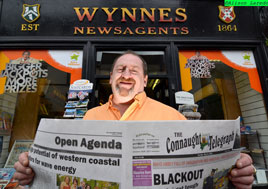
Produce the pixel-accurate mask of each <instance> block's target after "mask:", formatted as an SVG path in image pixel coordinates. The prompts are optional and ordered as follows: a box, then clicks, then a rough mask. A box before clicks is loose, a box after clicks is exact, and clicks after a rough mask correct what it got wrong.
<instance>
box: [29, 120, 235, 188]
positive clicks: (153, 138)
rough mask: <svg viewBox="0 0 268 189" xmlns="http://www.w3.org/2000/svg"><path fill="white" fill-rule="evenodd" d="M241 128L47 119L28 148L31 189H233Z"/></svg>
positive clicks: (219, 123) (223, 122)
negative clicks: (230, 188)
mask: <svg viewBox="0 0 268 189" xmlns="http://www.w3.org/2000/svg"><path fill="white" fill-rule="evenodd" d="M239 125H240V123H239V119H237V120H215V121H213V120H209V121H208V120H207V121H200V120H198V121H197V120H186V121H157V122H156V121H154V122H153V121H86V120H55V119H43V120H41V122H40V125H39V127H38V131H37V133H36V138H35V140H34V144H33V145H32V147H31V148H30V153H29V160H30V165H31V167H32V168H33V169H34V171H35V174H36V176H35V179H34V182H33V184H32V186H31V187H32V188H64V187H66V188H71V187H72V188H76V187H81V188H82V187H86V186H88V188H109V189H117V188H120V189H126V188H135V189H136V188H137V189H138V188H165V189H187V188H188V189H190V188H228V184H229V183H228V173H229V171H230V170H231V168H232V167H233V166H234V164H235V162H236V160H237V159H238V158H239V156H240V151H239V150H238V149H239V145H237V144H239V143H240V130H239Z"/></svg>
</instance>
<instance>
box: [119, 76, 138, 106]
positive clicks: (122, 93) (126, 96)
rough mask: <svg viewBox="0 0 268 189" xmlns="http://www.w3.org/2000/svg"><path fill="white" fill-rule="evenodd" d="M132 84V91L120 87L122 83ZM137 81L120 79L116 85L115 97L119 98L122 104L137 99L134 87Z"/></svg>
mask: <svg viewBox="0 0 268 189" xmlns="http://www.w3.org/2000/svg"><path fill="white" fill-rule="evenodd" d="M124 81H125V82H131V83H132V85H133V86H132V87H131V88H130V89H127V88H125V87H119V85H120V82H124ZM135 84H136V82H135V80H133V79H128V80H125V79H119V80H118V81H117V83H116V85H115V90H116V94H114V95H115V96H117V100H119V101H120V103H126V102H129V101H131V100H132V99H133V98H134V97H135V95H136V94H135V92H134V87H135Z"/></svg>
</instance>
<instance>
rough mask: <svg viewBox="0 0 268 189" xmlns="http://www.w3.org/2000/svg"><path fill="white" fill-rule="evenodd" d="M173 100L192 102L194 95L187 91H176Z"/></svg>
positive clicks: (180, 102)
mask: <svg viewBox="0 0 268 189" xmlns="http://www.w3.org/2000/svg"><path fill="white" fill-rule="evenodd" d="M175 101H176V104H194V95H193V94H191V93H189V92H185V91H178V92H176V93H175Z"/></svg>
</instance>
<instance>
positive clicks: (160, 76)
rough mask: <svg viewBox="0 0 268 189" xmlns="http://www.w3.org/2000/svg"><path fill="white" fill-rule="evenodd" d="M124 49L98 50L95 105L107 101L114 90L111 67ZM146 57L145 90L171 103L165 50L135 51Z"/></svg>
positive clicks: (160, 99)
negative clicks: (111, 85) (110, 80)
mask: <svg viewBox="0 0 268 189" xmlns="http://www.w3.org/2000/svg"><path fill="white" fill-rule="evenodd" d="M123 52H124V51H97V55H96V85H95V86H96V87H95V102H94V105H95V106H98V105H102V104H104V103H106V102H107V100H108V98H109V96H110V95H111V94H112V90H111V87H110V84H109V75H110V71H111V70H110V69H111V67H112V64H113V61H114V59H115V58H116V57H117V56H119V55H120V54H122V53H123ZM135 53H137V54H139V55H140V56H142V57H143V58H144V60H145V61H146V63H147V66H148V83H147V87H146V88H145V92H146V94H147V96H148V97H150V98H153V99H155V100H157V101H160V102H162V103H164V104H167V105H171V103H170V97H169V81H168V74H167V66H166V63H165V52H164V51H135Z"/></svg>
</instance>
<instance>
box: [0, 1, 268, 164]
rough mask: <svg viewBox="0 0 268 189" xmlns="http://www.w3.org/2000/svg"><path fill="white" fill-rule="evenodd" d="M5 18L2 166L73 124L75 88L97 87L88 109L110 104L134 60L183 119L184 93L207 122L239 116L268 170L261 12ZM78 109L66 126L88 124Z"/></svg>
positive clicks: (81, 4)
mask: <svg viewBox="0 0 268 189" xmlns="http://www.w3.org/2000/svg"><path fill="white" fill-rule="evenodd" d="M0 8H1V9H0V10H1V12H0V13H1V14H0V19H1V21H0V70H1V77H0V113H1V124H2V128H1V131H2V133H3V134H2V140H3V141H4V143H5V145H4V144H3V146H4V147H3V148H2V150H6V153H2V156H3V157H1V162H0V164H1V165H2V166H3V165H4V164H5V161H6V157H7V151H8V148H9V149H10V148H11V147H12V145H13V144H14V142H15V141H19V140H32V139H33V138H34V136H35V132H36V129H37V127H38V124H39V122H40V120H41V119H42V118H56V119H66V116H64V115H67V114H66V111H67V109H68V108H66V104H67V103H68V101H70V96H69V95H68V94H69V93H68V92H69V90H70V85H71V84H73V83H74V82H75V81H77V80H80V79H87V80H89V81H90V82H91V83H93V89H92V91H91V93H90V94H89V95H88V98H89V101H88V103H87V107H86V108H87V109H90V108H92V107H95V106H98V105H102V104H104V103H105V102H106V101H107V99H108V98H109V95H110V94H111V88H110V85H109V75H110V67H111V65H112V63H113V60H114V59H115V58H116V57H117V56H118V55H120V54H122V53H123V52H124V51H126V50H132V51H135V52H136V53H138V54H139V55H141V56H142V57H143V58H144V59H145V60H146V62H147V64H148V76H149V81H148V85H147V87H146V89H145V91H146V93H147V95H148V96H149V97H151V98H154V99H156V100H158V101H161V102H163V103H165V104H167V105H169V106H172V107H174V108H176V109H178V108H179V105H180V104H182V103H178V102H177V100H176V98H175V94H176V93H177V92H179V91H184V92H188V93H190V94H191V95H192V96H193V99H194V104H197V105H198V109H197V111H198V112H199V113H200V115H201V118H200V119H202V120H210V119H212V120H213V119H214V120H215V119H224V120H228V119H236V118H237V117H239V116H240V117H241V120H242V125H243V126H250V128H251V130H257V131H258V133H259V135H258V137H255V136H250V137H247V138H248V140H247V143H250V145H249V147H250V148H252V149H253V148H257V147H258V148H259V144H261V147H262V149H264V151H263V153H261V154H256V155H255V154H254V155H253V157H254V163H255V164H258V165H260V167H266V168H267V166H266V160H268V158H267V157H268V156H267V151H268V142H267V141H268V120H267V110H268V88H267V87H268V83H267V78H268V65H267V60H268V57H267V50H266V46H265V43H264V40H263V38H262V35H261V31H260V25H259V18H258V9H256V8H254V7H224V6H223V1H215V0H214V1H212V0H207V1H192V0H187V1H183V0H181V1H175V0H169V1H159V0H154V1H143V0H138V1H114V0H112V1H83V0H79V1H77V0H75V1H64V2H63V1H61V0H54V1H47V0H46V1H44V0H39V1H33V0H27V1H16V0H2V1H0ZM78 109H79V108H74V114H73V116H67V117H68V118H70V117H71V118H81V115H80V114H79V113H78ZM79 110H80V109H79ZM68 113H69V114H68V115H70V112H68ZM78 114H79V116H76V115H78ZM247 128H248V129H249V127H247ZM244 145H248V144H244Z"/></svg>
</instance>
